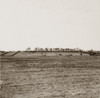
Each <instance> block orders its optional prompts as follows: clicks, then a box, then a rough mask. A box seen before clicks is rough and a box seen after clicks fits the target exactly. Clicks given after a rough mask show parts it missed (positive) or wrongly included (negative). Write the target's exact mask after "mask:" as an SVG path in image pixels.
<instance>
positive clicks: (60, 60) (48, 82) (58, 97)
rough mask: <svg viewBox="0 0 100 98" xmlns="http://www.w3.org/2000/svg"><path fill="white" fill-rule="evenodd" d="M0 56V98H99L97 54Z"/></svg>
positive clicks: (99, 77) (99, 75)
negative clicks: (30, 56)
mask: <svg viewBox="0 0 100 98" xmlns="http://www.w3.org/2000/svg"><path fill="white" fill-rule="evenodd" d="M0 59H1V63H0V72H1V75H0V79H1V80H0V98H100V57H99V56H98V57H96V56H94V57H92V56H72V57H34V58H0Z"/></svg>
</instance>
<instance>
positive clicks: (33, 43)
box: [0, 0, 100, 50]
mask: <svg viewBox="0 0 100 98" xmlns="http://www.w3.org/2000/svg"><path fill="white" fill-rule="evenodd" d="M99 42H100V0H0V50H25V49H26V48H27V47H30V48H31V49H34V48H35V47H42V48H45V47H47V48H50V47H51V48H56V47H58V48H80V49H84V50H89V49H94V50H100V43H99Z"/></svg>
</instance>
